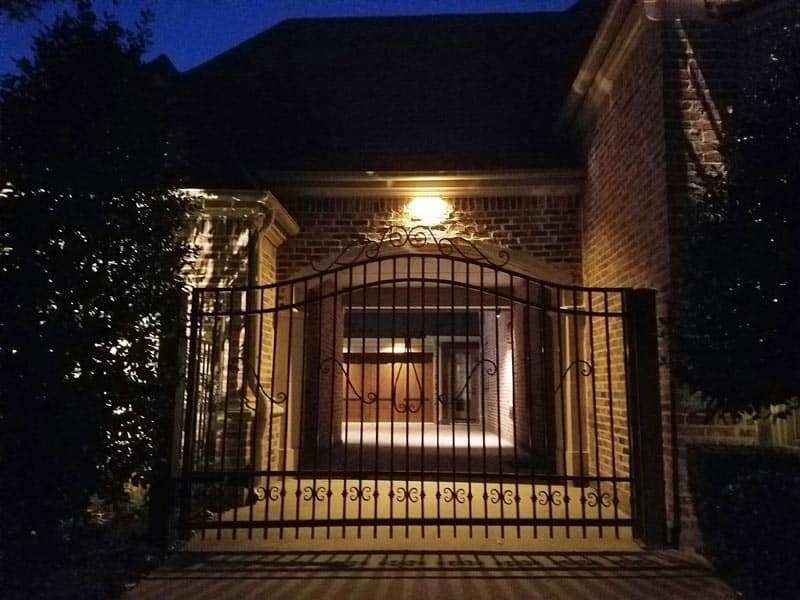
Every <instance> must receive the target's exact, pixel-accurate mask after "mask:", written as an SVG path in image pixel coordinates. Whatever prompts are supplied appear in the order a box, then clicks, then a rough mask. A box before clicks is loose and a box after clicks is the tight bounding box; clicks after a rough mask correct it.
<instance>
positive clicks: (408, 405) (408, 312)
mask: <svg viewBox="0 0 800 600" xmlns="http://www.w3.org/2000/svg"><path fill="white" fill-rule="evenodd" d="M395 279H396V277H395ZM405 333H406V345H407V348H406V349H407V351H408V360H407V362H406V409H405V415H406V450H405V455H406V491H405V503H404V504H405V508H406V523H405V531H406V539H408V518H409V515H408V507H409V505H410V504H411V499H410V498H409V497H408V428H409V418H410V416H411V412H410V409H411V398H410V396H411V373H410V369H409V366H410V365H409V363H411V357H413V356H414V353H413V352H412V346H411V255H410V254H409V255H407V256H406V332H405ZM413 364H415V363H411V365H413ZM421 395H422V392H421V391H420V396H421ZM420 402H423V400H422V399H420Z"/></svg>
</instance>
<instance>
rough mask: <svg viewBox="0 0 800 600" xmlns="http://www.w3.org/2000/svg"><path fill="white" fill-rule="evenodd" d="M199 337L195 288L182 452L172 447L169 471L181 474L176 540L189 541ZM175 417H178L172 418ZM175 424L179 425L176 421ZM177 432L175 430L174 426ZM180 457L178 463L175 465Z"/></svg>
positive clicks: (198, 299)
mask: <svg viewBox="0 0 800 600" xmlns="http://www.w3.org/2000/svg"><path fill="white" fill-rule="evenodd" d="M199 337H200V293H199V291H198V289H197V288H193V289H192V301H191V308H190V313H189V357H188V361H187V362H188V368H187V374H186V380H185V381H186V383H185V385H186V405H185V406H186V409H185V412H184V414H183V415H182V416H183V451H182V452H180V454H179V448H178V447H177V446H176V448H175V455H174V456H175V462H174V463H173V468H174V469H175V472H176V475H177V473H178V472H180V473H181V477H180V483H179V489H180V505H179V520H178V537H179V538H180V539H184V540H185V539H189V537H190V536H191V530H190V529H189V525H188V522H189V513H190V512H191V504H192V484H191V480H190V475H191V472H192V458H193V448H192V443H193V441H194V430H195V423H196V421H195V419H196V417H197V376H198V371H197V369H198V364H197V359H198V355H199V347H198V346H199V339H198V338H199ZM176 417H178V415H176ZM176 423H180V420H177V421H176ZM176 429H177V427H176ZM176 438H177V439H178V440H180V434H176ZM178 456H180V460H181V461H182V463H181V464H179V462H178Z"/></svg>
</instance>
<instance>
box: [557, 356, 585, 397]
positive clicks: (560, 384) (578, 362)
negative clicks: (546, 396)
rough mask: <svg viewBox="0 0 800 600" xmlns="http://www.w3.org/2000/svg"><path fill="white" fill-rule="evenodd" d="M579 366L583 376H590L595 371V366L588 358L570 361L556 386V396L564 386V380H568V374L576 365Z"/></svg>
mask: <svg viewBox="0 0 800 600" xmlns="http://www.w3.org/2000/svg"><path fill="white" fill-rule="evenodd" d="M579 366H580V369H579V370H578V374H579V375H580V376H581V377H589V375H591V374H592V373H593V372H594V366H593V365H592V363H590V362H589V361H588V360H583V359H582V358H579V359H577V360H573V361H572V362H571V363H569V365H568V366H567V368H566V369H564V372H563V373H561V381H559V382H558V386H557V387H556V389H555V390H553V395H554V396H555V395H556V394H558V392H559V390H560V389H561V388H562V387H563V386H564V381H566V379H567V375H568V374H569V372H570V371H571V370H572V369H574V368H576V367H579Z"/></svg>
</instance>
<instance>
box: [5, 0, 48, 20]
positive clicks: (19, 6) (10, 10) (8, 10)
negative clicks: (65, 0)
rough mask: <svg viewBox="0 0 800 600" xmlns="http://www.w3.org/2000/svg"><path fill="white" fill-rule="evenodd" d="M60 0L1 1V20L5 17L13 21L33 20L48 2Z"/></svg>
mask: <svg viewBox="0 0 800 600" xmlns="http://www.w3.org/2000/svg"><path fill="white" fill-rule="evenodd" d="M58 1H59V0H0V18H2V17H5V18H7V19H10V20H11V21H25V20H28V19H33V18H34V17H35V16H36V14H37V13H38V11H39V9H40V8H42V6H44V5H45V4H47V3H48V2H58Z"/></svg>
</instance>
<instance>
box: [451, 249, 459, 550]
mask: <svg viewBox="0 0 800 600" xmlns="http://www.w3.org/2000/svg"><path fill="white" fill-rule="evenodd" d="M455 269H456V266H455V261H453V260H452V259H451V260H450V431H451V440H450V444H451V446H450V457H451V458H450V460H451V461H452V465H451V470H452V472H453V537H457V535H458V530H457V527H456V517H457V516H458V515H457V512H456V508H457V506H458V502H457V501H456V491H457V485H456V465H457V464H458V463H457V460H456V410H455V406H456V404H455V401H456V398H455V396H454V395H453V393H454V392H455V389H456V383H455V368H454V366H455V357H456V344H455V330H456V328H455V321H456V316H455V315H456V306H455V303H456V274H455Z"/></svg>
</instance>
